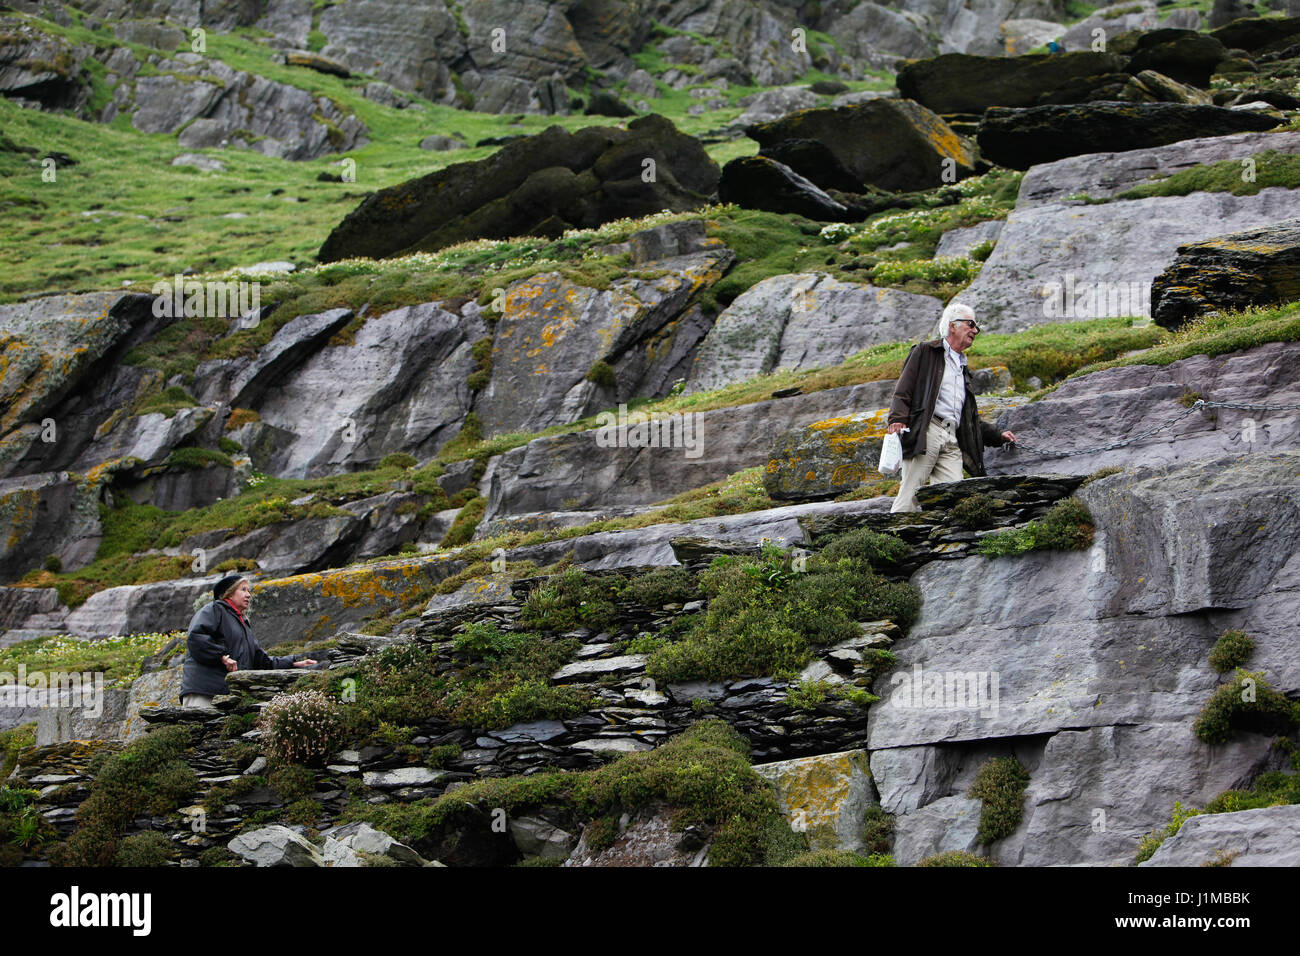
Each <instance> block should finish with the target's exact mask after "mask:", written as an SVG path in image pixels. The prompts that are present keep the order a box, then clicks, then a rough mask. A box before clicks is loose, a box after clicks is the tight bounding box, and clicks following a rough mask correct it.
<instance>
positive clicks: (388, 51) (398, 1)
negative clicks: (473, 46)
mask: <svg viewBox="0 0 1300 956" xmlns="http://www.w3.org/2000/svg"><path fill="white" fill-rule="evenodd" d="M272 9H274V8H272ZM310 17H311V11H310V9H309V10H308V21H309V23H310ZM319 29H320V32H321V33H322V34H324V36H325V38H326V40H327V41H328V42H327V43H326V44H325V47H324V48H323V49H322V50H321V53H323V54H324V55H326V56H329V57H333V58H335V59H338V60H342V61H343V62H344V63H346V64H347V65H348V66H349V67H350V68H351V69H353V70H354V71H359V72H364V73H370V74H373V75H374V77H375V79H377V80H382V81H383V82H385V83H389V84H391V85H392V86H394V87H396V88H397V89H399V90H403V91H405V92H407V93H418V94H419V95H420V96H423V97H426V98H427V99H430V100H432V101H433V102H435V103H441V104H443V105H447V106H450V105H453V104H454V103H455V102H456V87H455V84H454V82H453V80H452V73H451V69H450V68H449V64H450V63H451V62H454V61H455V60H457V59H460V58H461V57H463V56H464V55H465V52H466V42H465V38H464V37H463V36H462V35H461V33H460V31H459V30H458V29H457V28H456V20H455V17H454V15H453V14H452V12H451V11H450V10H448V9H447V8H446V7H445V6H444V5H443V4H437V3H429V4H419V5H417V6H413V5H411V4H409V3H405V2H403V0H369V2H367V3H336V4H331V5H330V6H327V7H325V8H324V9H322V10H321V11H320V27H319ZM381 50H382V51H383V54H382V56H378V55H377V53H378V52H379V51H381ZM376 61H378V62H376ZM466 105H467V104H466Z"/></svg>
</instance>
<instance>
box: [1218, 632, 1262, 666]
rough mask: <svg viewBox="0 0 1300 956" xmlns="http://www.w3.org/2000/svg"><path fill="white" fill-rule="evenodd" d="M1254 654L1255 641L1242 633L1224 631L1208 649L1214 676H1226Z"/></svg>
mask: <svg viewBox="0 0 1300 956" xmlns="http://www.w3.org/2000/svg"><path fill="white" fill-rule="evenodd" d="M1253 653H1255V641H1254V639H1253V638H1251V636H1250V635H1249V634H1247V633H1245V632H1244V631H1233V630H1228V631H1224V632H1223V634H1222V636H1221V637H1220V638H1219V639H1218V640H1217V641H1215V642H1214V647H1213V648H1211V649H1210V667H1212V668H1213V669H1214V672H1215V673H1216V674H1226V673H1227V672H1228V671H1230V670H1235V669H1237V668H1238V667H1241V666H1242V665H1243V664H1245V663H1246V661H1248V660H1250V655H1251V654H1253Z"/></svg>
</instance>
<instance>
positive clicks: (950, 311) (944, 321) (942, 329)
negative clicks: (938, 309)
mask: <svg viewBox="0 0 1300 956" xmlns="http://www.w3.org/2000/svg"><path fill="white" fill-rule="evenodd" d="M958 319H967V320H969V321H971V322H974V321H975V310H974V309H972V308H971V307H970V306H969V305H962V303H960V302H950V303H948V308H946V309H944V310H943V315H941V316H939V338H941V339H946V338H947V337H948V329H949V327H950V326H951V325H952V323H953V322H954V321H956V320H958Z"/></svg>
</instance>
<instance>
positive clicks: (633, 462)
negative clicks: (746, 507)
mask: <svg viewBox="0 0 1300 956" xmlns="http://www.w3.org/2000/svg"><path fill="white" fill-rule="evenodd" d="M893 389H894V382H893V381H883V382H869V383H867V384H865V385H852V386H847V387H844V388H833V389H824V390H821V391H817V392H812V393H810V394H808V395H795V396H792V397H788V398H778V399H771V400H768V401H762V402H755V403H752V404H749V405H738V406H733V407H729V408H718V409H713V410H711V411H705V412H695V413H691V414H690V415H689V416H688V415H679V416H675V417H674V418H670V419H667V420H666V422H667V425H668V427H667V428H666V429H665V426H664V425H662V424H661V425H660V426H659V431H658V442H659V443H658V444H657V445H654V446H652V445H650V441H651V440H654V439H655V436H654V435H653V434H638V433H637V432H636V431H634V429H637V428H638V427H640V428H641V430H642V431H643V432H648V431H649V429H648V426H644V425H643V426H638V425H637V423H636V422H635V421H633V420H631V418H632V416H630V415H629V416H628V419H629V420H627V421H625V422H624V423H623V424H621V425H619V424H616V423H615V421H611V423H610V427H609V428H608V430H605V431H602V430H601V429H592V430H590V431H583V432H570V433H568V434H562V435H547V436H544V437H541V438H535V439H533V440H532V441H530V442H528V443H527V444H526V445H522V446H520V447H518V448H512V449H510V450H509V451H507V452H505V453H504V454H502V455H501V456H499V457H498V458H497V459H496V461H495V468H494V469H493V471H492V473H491V476H490V478H489V479H488V481H489V494H488V504H487V510H486V512H485V514H484V518H483V524H484V525H486V524H488V523H489V522H490V521H491V520H492V519H494V518H498V517H503V516H507V515H523V514H533V513H536V512H542V511H558V510H561V509H564V510H574V509H587V508H592V507H596V506H599V507H602V508H613V507H627V506H636V505H646V504H650V503H652V502H656V501H661V500H663V499H664V498H667V497H670V496H672V495H675V494H679V493H681V492H684V491H689V490H691V489H694V488H699V487H701V486H703V485H705V484H708V483H709V482H712V481H718V480H720V479H722V478H725V477H727V476H728V475H731V474H734V473H735V472H737V471H740V470H742V469H745V468H754V467H758V466H762V465H764V464H765V463H766V462H767V461H768V459H769V458H770V452H771V449H772V437H773V436H774V435H779V434H780V433H782V432H783V431H785V430H786V429H789V428H793V427H796V426H799V425H807V424H809V423H811V422H815V421H820V420H823V419H827V418H830V417H832V416H837V415H847V414H852V413H853V412H856V411H859V410H863V409H867V410H874V409H878V408H880V407H881V406H882V405H887V404H888V403H889V396H890V395H891V394H892V393H893ZM611 417H612V416H611ZM665 431H667V432H668V438H669V439H672V440H671V441H670V440H665V438H664V433H665ZM683 437H684V438H685V439H686V440H685V441H676V439H677V438H683ZM665 446H669V447H665ZM652 447H653V448H656V449H661V450H659V451H658V452H657V453H655V454H647V449H648V448H652ZM648 532H649V529H643V531H642V532H639V533H641V534H647V533H648Z"/></svg>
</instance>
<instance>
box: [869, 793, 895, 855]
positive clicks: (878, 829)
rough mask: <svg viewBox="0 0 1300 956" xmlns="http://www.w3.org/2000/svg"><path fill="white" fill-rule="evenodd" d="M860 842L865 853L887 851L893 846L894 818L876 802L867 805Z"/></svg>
mask: <svg viewBox="0 0 1300 956" xmlns="http://www.w3.org/2000/svg"><path fill="white" fill-rule="evenodd" d="M865 817H866V819H865V822H864V823H863V827H862V843H863V848H864V850H865V851H866V852H867V853H889V852H890V851H891V850H892V849H893V848H894V818H893V817H892V816H890V815H889V814H888V813H886V812H885V808H884V807H882V806H881V805H880V804H878V803H873V804H872V805H871V806H869V807H867V812H866V815H865Z"/></svg>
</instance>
